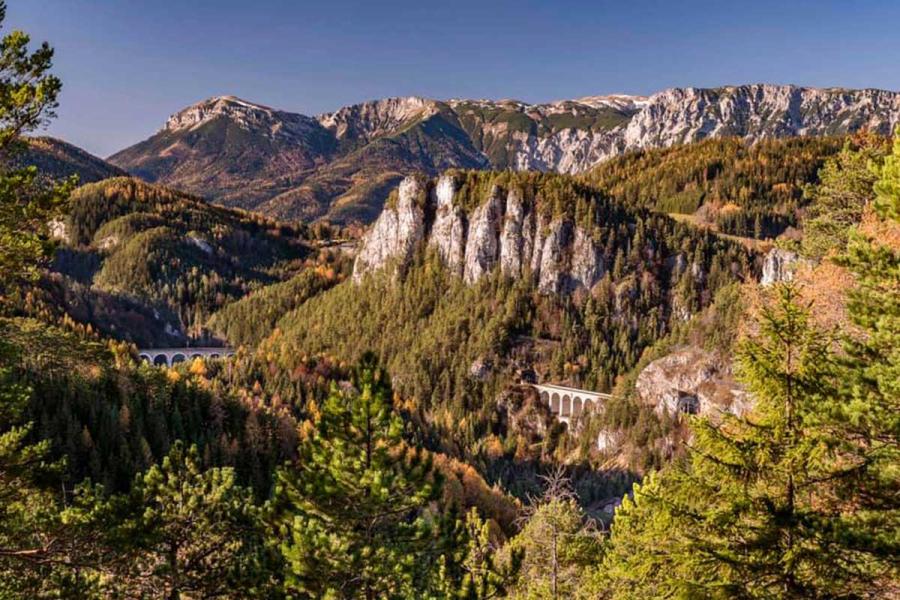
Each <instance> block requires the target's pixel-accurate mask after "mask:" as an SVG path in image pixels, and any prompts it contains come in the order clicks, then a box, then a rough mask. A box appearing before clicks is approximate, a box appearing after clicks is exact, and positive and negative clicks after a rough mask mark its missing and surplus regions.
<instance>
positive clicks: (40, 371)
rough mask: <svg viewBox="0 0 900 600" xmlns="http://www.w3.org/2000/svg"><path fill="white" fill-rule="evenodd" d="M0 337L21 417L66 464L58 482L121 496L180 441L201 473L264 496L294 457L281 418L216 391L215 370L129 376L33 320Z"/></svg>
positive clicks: (124, 359)
mask: <svg viewBox="0 0 900 600" xmlns="http://www.w3.org/2000/svg"><path fill="white" fill-rule="evenodd" d="M0 335H2V338H3V339H4V340H6V341H7V342H8V343H9V345H10V347H11V348H12V349H13V351H14V353H15V354H14V359H11V360H10V364H9V366H10V368H12V369H13V374H14V380H13V381H15V382H17V383H18V384H19V385H26V386H28V387H29V388H30V389H31V395H30V402H29V405H28V407H27V409H26V413H25V414H26V415H27V418H28V419H29V420H31V421H33V422H34V426H33V428H32V429H33V431H34V432H36V433H38V434H39V435H40V437H41V438H42V439H45V440H47V441H48V442H49V444H50V446H51V449H52V455H53V456H54V457H61V456H65V457H66V459H67V460H66V462H67V465H66V469H65V471H64V473H65V478H64V479H65V480H66V481H67V482H73V483H77V482H79V481H81V480H82V479H84V478H85V477H89V478H91V479H92V480H94V481H95V482H98V483H101V484H103V485H104V486H105V487H106V489H107V490H110V491H115V492H120V491H125V490H127V489H128V488H129V487H130V485H131V483H132V480H133V477H134V475H135V474H136V473H138V472H141V471H144V470H145V469H147V468H149V467H150V466H152V465H153V464H156V463H157V462H158V461H160V460H161V459H162V457H163V456H165V455H166V453H167V452H168V451H169V448H170V447H171V446H172V444H174V443H175V441H176V440H184V441H185V442H188V443H192V444H197V445H198V446H199V448H200V451H201V456H202V458H203V462H204V465H205V466H213V465H229V466H233V467H234V468H235V469H236V471H237V474H238V476H239V478H240V480H241V481H242V482H243V483H245V484H249V485H252V486H253V487H254V489H255V490H256V491H257V493H259V494H265V493H267V492H268V490H269V487H270V486H271V474H272V472H273V471H274V468H275V465H276V464H279V463H281V462H282V461H283V460H284V459H285V458H288V457H290V456H293V446H294V444H295V443H296V441H295V440H296V436H295V434H294V432H293V420H292V418H291V416H290V414H287V415H286V414H284V413H283V412H278V411H273V410H268V409H266V408H265V407H260V406H254V405H253V404H252V403H243V402H241V401H240V399H239V397H237V394H236V393H231V392H228V391H226V390H225V389H224V387H223V386H222V384H221V383H220V382H218V381H216V380H218V379H220V375H219V373H220V370H221V369H223V368H224V365H222V364H221V363H219V362H214V363H210V364H207V365H206V367H205V369H204V373H205V375H195V374H191V373H188V372H187V367H188V365H185V369H183V370H182V371H167V370H160V369H155V368H150V367H147V366H136V365H135V364H134V363H132V361H131V359H130V357H128V356H127V355H126V356H122V355H120V354H113V353H110V352H109V351H108V350H107V348H105V347H104V346H103V345H101V344H98V343H95V342H94V343H92V342H88V341H85V340H83V339H81V338H79V336H77V335H75V334H72V333H69V332H64V331H62V330H60V329H58V328H55V327H49V326H46V325H44V324H41V323H38V322H36V321H32V320H23V319H13V320H2V321H0ZM119 351H121V350H118V351H117V352H119ZM221 378H222V379H224V376H222V377H221ZM70 487H71V484H70Z"/></svg>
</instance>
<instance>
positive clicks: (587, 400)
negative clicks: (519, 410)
mask: <svg viewBox="0 0 900 600" xmlns="http://www.w3.org/2000/svg"><path fill="white" fill-rule="evenodd" d="M532 386H533V387H534V388H535V389H536V390H537V391H538V394H540V396H541V402H543V403H544V404H546V405H547V406H549V407H550V412H552V413H553V415H554V416H555V417H556V418H557V419H559V420H560V421H561V422H563V423H568V422H569V421H570V420H571V419H572V418H573V417H578V416H579V415H581V413H583V412H585V411H588V410H597V409H600V408H601V407H602V406H603V402H605V401H606V400H610V399H611V398H612V396H611V395H610V394H602V393H600V392H592V391H590V390H580V389H578V388H573V387H566V386H564V385H556V384H554V383H534V384H532Z"/></svg>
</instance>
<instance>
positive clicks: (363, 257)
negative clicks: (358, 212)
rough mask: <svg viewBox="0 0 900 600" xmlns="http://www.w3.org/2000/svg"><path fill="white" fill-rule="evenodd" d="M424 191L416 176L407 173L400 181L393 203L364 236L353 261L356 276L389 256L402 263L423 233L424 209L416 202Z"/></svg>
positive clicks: (383, 263) (356, 277)
mask: <svg viewBox="0 0 900 600" xmlns="http://www.w3.org/2000/svg"><path fill="white" fill-rule="evenodd" d="M424 191H425V190H424V187H423V183H422V181H421V180H420V179H419V178H417V177H407V178H406V179H404V180H403V181H402V182H401V183H400V187H399V189H398V193H397V203H396V205H395V206H386V207H385V209H384V210H383V211H382V212H381V216H379V217H378V220H377V221H375V224H374V225H373V226H372V228H371V229H369V231H368V232H367V233H366V235H365V236H364V237H363V240H362V244H361V246H360V250H359V253H358V254H357V255H356V261H355V262H354V264H353V278H354V279H355V280H358V279H359V278H360V277H361V276H362V274H363V273H364V272H366V271H368V270H371V269H375V268H380V267H382V266H384V265H385V264H386V263H387V262H389V261H391V260H394V259H396V260H398V261H399V262H400V263H401V264H405V263H406V262H408V261H409V259H410V258H412V255H413V252H414V251H415V249H416V246H417V245H418V244H419V243H420V242H421V241H422V239H423V237H424V235H425V213H424V212H423V210H422V207H421V206H419V205H418V203H417V200H418V199H419V197H420V195H421V194H422V193H423V192H424Z"/></svg>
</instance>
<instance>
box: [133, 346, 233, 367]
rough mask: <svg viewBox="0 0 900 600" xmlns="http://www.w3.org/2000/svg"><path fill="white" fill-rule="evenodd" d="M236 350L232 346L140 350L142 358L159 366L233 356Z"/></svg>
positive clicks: (139, 353)
mask: <svg viewBox="0 0 900 600" xmlns="http://www.w3.org/2000/svg"><path fill="white" fill-rule="evenodd" d="M233 354H234V350H232V349H231V348H210V347H200V348H142V349H140V350H138V356H140V358H141V360H143V361H145V362H148V363H150V364H151V365H156V366H158V367H162V366H166V367H172V366H175V365H177V364H178V363H180V362H185V361H188V360H194V359H195V358H223V357H225V356H231V355H233Z"/></svg>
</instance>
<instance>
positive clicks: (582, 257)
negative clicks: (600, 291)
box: [569, 227, 605, 290]
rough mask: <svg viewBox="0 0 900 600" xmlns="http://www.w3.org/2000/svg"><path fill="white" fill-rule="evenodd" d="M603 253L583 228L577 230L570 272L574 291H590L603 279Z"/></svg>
mask: <svg viewBox="0 0 900 600" xmlns="http://www.w3.org/2000/svg"><path fill="white" fill-rule="evenodd" d="M604 272H605V270H604V264H603V252H602V250H601V249H600V248H599V247H597V245H596V244H594V240H593V239H592V238H591V236H590V234H589V233H587V232H586V231H585V230H584V229H583V228H581V227H576V228H575V241H574V242H573V244H572V266H571V269H570V271H569V273H570V281H571V287H572V289H577V288H578V287H583V288H585V289H587V290H590V289H591V288H593V287H594V285H595V284H596V283H597V282H598V281H600V279H601V278H602V277H603V273H604Z"/></svg>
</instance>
